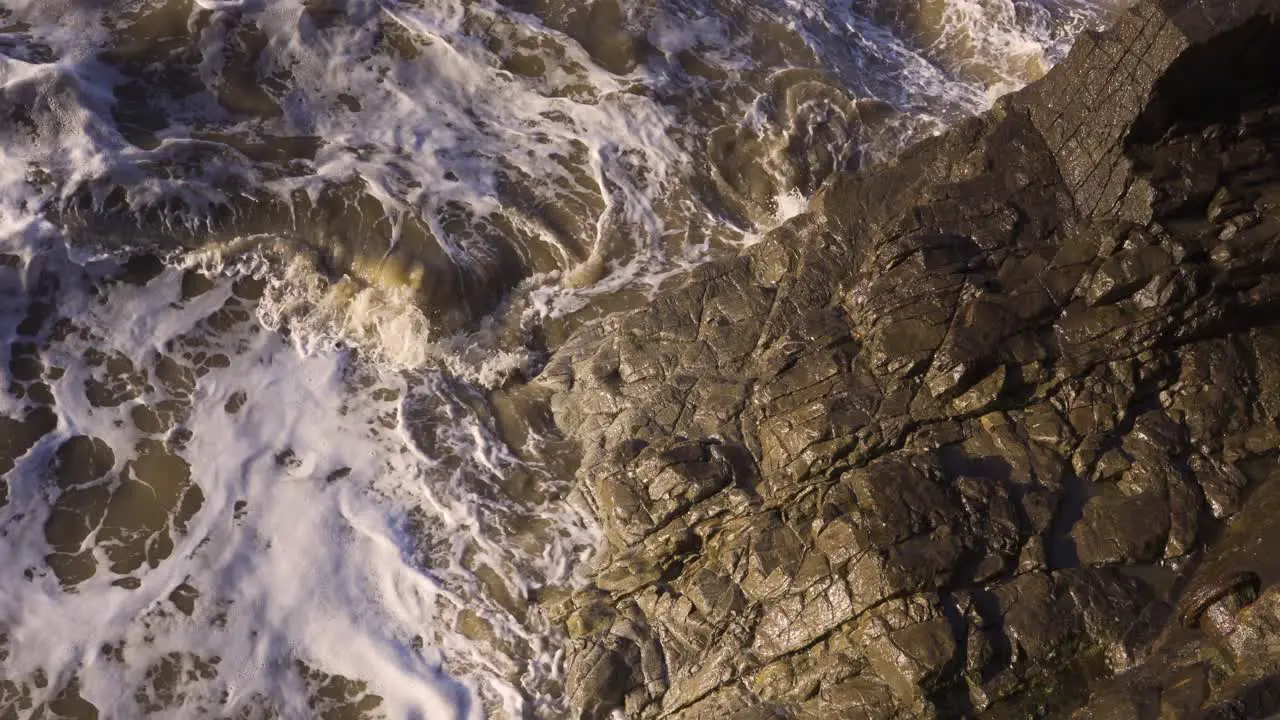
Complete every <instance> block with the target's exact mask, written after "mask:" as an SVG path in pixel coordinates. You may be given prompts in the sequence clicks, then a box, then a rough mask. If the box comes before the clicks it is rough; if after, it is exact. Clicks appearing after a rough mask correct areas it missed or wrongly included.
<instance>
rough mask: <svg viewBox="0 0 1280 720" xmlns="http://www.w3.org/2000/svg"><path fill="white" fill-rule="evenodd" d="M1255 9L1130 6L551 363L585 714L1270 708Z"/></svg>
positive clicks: (1267, 30) (1265, 236)
mask: <svg viewBox="0 0 1280 720" xmlns="http://www.w3.org/2000/svg"><path fill="white" fill-rule="evenodd" d="M1278 13H1280V7H1278V6H1277V5H1276V4H1275V3H1273V2H1261V1H1259V2H1225V3H1217V4H1215V5H1214V6H1213V7H1212V8H1206V6H1204V5H1201V4H1196V3H1182V2H1177V1H1170V2H1143V3H1139V4H1138V5H1137V6H1135V7H1134V8H1133V9H1132V10H1130V11H1129V12H1128V13H1127V14H1126V15H1125V16H1124V17H1123V18H1122V19H1121V20H1120V22H1119V24H1118V25H1117V26H1116V27H1115V28H1114V29H1113V30H1111V31H1109V32H1107V33H1105V34H1101V35H1097V36H1091V37H1088V38H1086V39H1085V40H1083V41H1081V43H1080V45H1079V46H1078V47H1077V49H1076V50H1075V51H1073V53H1072V54H1071V56H1070V57H1069V58H1068V59H1067V60H1066V61H1065V62H1064V63H1063V64H1062V65H1061V66H1059V67H1058V68H1056V69H1054V70H1053V71H1052V72H1050V73H1049V75H1048V76H1047V77H1046V78H1045V79H1044V80H1042V81H1041V82H1039V83H1036V84H1033V85H1032V86H1030V87H1029V88H1028V89H1027V90H1025V91H1023V92H1020V93H1017V94H1015V95H1013V96H1011V97H1009V98H1007V99H1006V100H1004V101H1002V102H1001V103H999V104H998V105H997V107H996V109H995V110H993V111H992V112H991V113H988V114H986V115H984V116H981V117H979V118H976V119H973V120H971V121H968V122H964V123H961V124H960V125H959V126H958V127H956V128H955V129H953V130H952V131H951V132H949V133H947V134H945V135H943V136H941V137H938V138H935V139H932V140H928V141H926V142H924V143H922V144H920V145H918V146H916V147H915V148H913V149H912V150H910V151H908V152H907V153H906V154H905V155H904V156H902V157H901V158H900V159H899V160H897V161H895V162H893V163H891V164H889V165H887V166H883V167H880V168H877V169H874V170H872V171H870V172H868V173H865V174H861V175H849V174H837V175H835V176H834V177H833V178H831V179H830V180H828V181H827V182H826V183H825V184H823V186H822V188H821V190H819V192H818V194H817V196H816V199H815V200H814V202H813V204H812V205H811V207H810V212H809V213H808V214H806V215H802V216H800V217H797V218H795V219H794V220H792V221H791V222H789V223H788V224H786V225H784V226H783V227H781V228H780V229H778V230H776V231H774V232H773V233H771V234H770V235H768V236H767V237H766V239H765V240H764V241H763V242H761V243H760V244H758V245H755V246H753V247H751V248H750V249H749V250H748V251H747V252H746V253H745V254H744V255H743V256H742V257H741V258H738V259H734V260H729V261H725V262H718V263H713V264H709V265H706V266H704V267H702V268H700V269H699V270H698V271H697V272H696V273H695V276H694V278H693V279H692V280H691V281H690V282H689V283H688V284H687V285H686V286H685V287H683V288H682V289H679V290H676V291H674V292H670V293H667V294H665V295H663V296H661V297H660V298H659V299H658V300H657V301H656V302H655V303H653V305H652V307H650V308H646V309H643V310H639V311H636V312H633V313H629V314H626V315H620V316H614V317H611V318H607V319H605V320H603V321H601V322H599V323H596V324H594V325H590V326H587V327H585V328H583V329H582V330H580V331H579V332H577V333H576V334H574V335H573V336H572V337H571V338H570V339H569V340H568V341H567V342H566V343H565V344H564V345H563V346H562V347H560V348H559V349H558V350H557V352H556V353H555V355H554V356H553V357H552V359H551V361H550V363H549V364H548V365H547V367H546V368H545V369H544V370H543V371H542V373H541V376H540V377H539V379H538V381H537V382H538V384H539V386H540V387H542V388H544V389H546V391H547V392H549V393H551V394H552V400H551V406H552V409H553V411H554V416H555V421H556V423H557V424H558V426H559V427H560V428H561V429H562V430H563V431H564V432H565V433H566V434H567V435H568V436H570V437H572V438H574V439H576V440H577V441H578V443H579V446H580V449H581V452H582V462H581V465H580V468H579V470H578V471H577V479H578V488H579V492H580V493H581V496H582V499H583V502H584V504H585V505H586V506H587V507H588V508H589V509H590V510H591V511H592V512H593V513H594V514H595V516H596V517H597V518H598V519H599V522H600V523H601V525H602V527H603V530H604V532H605V535H606V537H607V539H608V547H607V549H606V551H605V552H604V554H603V555H602V557H601V558H600V561H599V564H598V566H597V569H596V571H595V575H594V587H593V588H591V589H589V590H587V591H583V592H580V593H578V594H576V595H575V596H574V597H573V598H572V599H570V600H569V601H568V602H560V603H558V604H556V605H555V607H553V608H552V611H553V612H557V613H558V616H559V617H560V618H561V621H562V622H563V623H564V624H565V626H566V628H567V630H568V633H569V635H570V637H571V638H572V645H571V647H570V648H569V650H568V659H567V663H568V676H567V677H568V691H569V693H570V695H571V697H572V699H573V701H574V702H575V704H576V707H577V710H578V713H579V714H580V715H581V716H582V717H586V718H604V717H609V716H610V713H612V712H615V711H619V712H621V713H622V715H623V716H625V717H628V718H707V717H725V718H730V717H731V718H740V719H743V720H745V719H747V718H751V719H753V720H754V719H755V718H797V719H798V718H832V717H842V718H877V719H888V718H942V717H961V716H982V717H991V718H1023V717H1046V716H1062V717H1065V716H1070V715H1072V714H1073V713H1075V714H1076V715H1078V716H1079V717H1082V718H1112V717H1115V718H1120V717H1124V718H1142V719H1145V718H1152V719H1154V718H1167V717H1180V718H1181V717H1213V718H1219V717H1221V718H1227V717H1231V718H1236V717H1259V716H1261V715H1262V714H1266V713H1271V712H1274V711H1276V710H1278V709H1280V700H1277V698H1280V692H1277V688H1278V687H1280V681H1277V680H1276V678H1277V677H1280V672H1278V669H1280V619H1278V618H1280V615H1278V614H1277V609H1276V608H1277V607H1280V605H1277V602H1280V601H1278V600H1277V598H1280V584H1277V581H1278V580H1280V565H1277V564H1276V560H1275V558H1276V557H1280V552H1277V550H1280V545H1278V544H1277V543H1278V542H1280V537H1277V536H1276V535H1275V530H1274V528H1273V527H1272V525H1274V523H1273V522H1272V520H1273V519H1274V517H1275V515H1274V512H1272V511H1270V510H1269V508H1271V507H1272V503H1273V499H1274V498H1275V497H1277V493H1280V490H1277V488H1280V483H1277V482H1276V479H1277V478H1276V476H1277V473H1280V459H1278V457H1277V454H1278V450H1280V442H1278V441H1280V428H1278V426H1277V424H1276V421H1277V417H1278V416H1280V325H1277V324H1276V323H1277V318H1280V315H1278V314H1277V311H1278V310H1280V272H1278V271H1280V265H1278V264H1277V259H1278V258H1280V256H1278V255H1277V253H1276V248H1277V242H1280V214H1277V213H1278V212H1280V143H1277V141H1276V139H1275V138H1276V137H1278V136H1280V93H1278V92H1277V88H1276V87H1275V84H1274V77H1275V76H1274V72H1273V69H1274V67H1276V65H1277V62H1280V56H1277V54H1276V50H1275V48H1276V47H1280V25H1277V22H1276V20H1275V17H1276V15H1277V14H1278ZM1228 68H1230V69H1229V70H1228ZM1205 98H1210V99H1212V100H1213V101H1214V102H1213V103H1206V102H1204V101H1205ZM1208 107H1212V108H1214V109H1213V110H1212V111H1210V110H1207V109H1206V108H1208ZM1268 518H1270V519H1268Z"/></svg>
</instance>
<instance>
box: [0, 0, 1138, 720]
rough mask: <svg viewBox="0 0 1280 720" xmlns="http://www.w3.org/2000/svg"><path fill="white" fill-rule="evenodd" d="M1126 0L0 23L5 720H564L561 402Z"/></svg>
mask: <svg viewBox="0 0 1280 720" xmlns="http://www.w3.org/2000/svg"><path fill="white" fill-rule="evenodd" d="M1120 4H1121V3H1119V2H1107V1H1106V0H926V1H925V2H902V1H901V0H854V1H853V2H847V1H846V2H837V1H835V0H830V1H825V2H818V1H816V0H758V1H755V2H741V1H739V0H667V1H665V2H655V1H654V0H594V1H591V2H582V1H578V2H565V1H562V0H509V1H508V2H502V3H499V2H480V1H471V0H466V1H464V0H424V1H423V2H409V1H405V2H393V1H391V0H350V1H347V2H342V1H339V0H307V1H306V2H302V1H300V0H274V1H268V0H169V1H168V2H159V1H151V0H146V1H144V0H132V1H125V0H121V1H118V2H85V1H83V0H27V1H24V0H0V377H2V379H3V381H4V382H3V384H2V386H3V389H4V393H3V394H0V472H3V479H2V480H0V575H2V577H3V579H2V580H0V717H5V718H7V717H19V718H21V717H35V716H42V717H69V718H92V717H103V718H117V717H141V716H158V717H236V718H268V717H290V718H291V717H335V718H357V717H391V718H412V717H420V718H483V717H493V718H538V717H541V718H558V717H563V716H565V715H566V714H567V713H568V710H569V709H568V708H567V707H566V706H565V704H564V702H563V699H562V697H561V695H562V693H561V680H562V678H561V671H562V669H561V663H562V660H563V655H562V654H563V650H564V646H565V640H564V638H563V636H562V634H561V631H560V629H559V628H558V626H557V624H556V622H555V620H554V608H556V607H557V605H558V604H559V603H562V602H563V600H564V598H566V597H567V596H568V595H569V594H570V593H572V591H573V590H574V589H575V588H578V587H580V586H581V585H582V583H583V582H584V578H585V577H586V574H587V573H588V572H589V570H590V567H591V562H592V556H593V554H594V553H595V552H596V551H597V550H598V548H599V546H600V544H601V538H600V536H599V534H598V532H597V530H596V528H595V527H594V526H593V524H592V521H591V519H590V518H588V517H583V516H582V515H580V514H579V513H578V512H577V511H576V510H575V509H574V507H575V504H574V502H573V492H572V487H573V482H572V474H573V465H574V462H575V460H574V456H575V453H574V451H573V448H572V447H569V446H567V445H566V444H565V443H564V442H563V441H561V440H559V439H558V438H557V437H556V434H555V431H554V428H553V427H551V426H550V423H549V421H548V420H547V418H546V415H545V412H544V411H543V410H540V409H539V403H538V398H537V397H536V392H533V391H529V392H525V390H524V389H522V388H523V384H524V382H525V381H527V380H528V379H529V378H531V377H532V376H534V375H536V373H537V370H538V368H539V366H540V363H541V362H542V361H543V360H544V359H545V357H546V354H547V353H548V352H549V351H551V350H553V349H554V347H555V345H556V344H557V342H558V341H559V340H560V339H561V338H563V337H564V336H565V334H566V333H568V332H571V331H572V330H573V328H574V327H577V326H579V325H580V324H582V323H584V322H591V321H593V320H595V319H597V318H599V317H601V316H603V315H606V314H608V313H612V312H621V311H625V310H627V309H629V308H633V307H637V306H639V305H641V304H643V303H644V302H646V300H647V299H648V298H650V297H652V295H653V293H655V292H657V291H659V290H660V289H661V288H662V287H664V286H667V285H671V284H675V283H678V282H680V281H681V278H682V276H683V274H684V273H685V272H686V271H687V270H688V269H689V268H691V267H693V266H695V265H697V264H699V263H702V262H706V261H708V260H710V259H714V258H716V257H724V256H727V255H730V254H732V253H733V252H735V251H737V250H738V249H740V248H741V247H743V246H745V245H747V244H750V243H751V242H753V241H754V240H755V239H757V238H759V237H760V235H761V234H762V233H764V232H766V231H767V230H768V229H769V228H771V227H773V226H775V225H777V224H778V223H780V222H783V221H785V220H786V219H787V218H789V217H791V216H793V215H796V214H798V213H801V212H803V211H804V208H805V206H806V203H807V198H808V197H809V196H810V195H811V194H812V193H813V192H814V191H815V190H816V189H817V188H818V187H819V186H820V185H821V184H822V182H823V181H824V179H825V178H826V177H829V176H830V175H831V174H832V173H836V172H845V171H856V170H858V169H860V168H862V167H866V166H869V165H872V164H875V163H878V162H884V161H886V160H889V159H891V158H892V157H893V155H894V154H895V153H896V152H897V151H898V150H900V149H901V148H902V147H904V146H905V145H907V144H909V143H911V142H914V141H915V140H918V139H920V138H922V137H925V136H927V135H929V134H933V133H936V132H939V131H941V130H942V129H944V128H945V127H946V126H947V125H948V124H949V123H951V122H953V121H954V120H956V119H958V118H961V117H964V116H966V115H969V114H972V113H975V112H979V111H981V110H983V109H985V108H986V107H988V106H989V105H990V103H991V102H992V101H993V100H994V99H995V98H996V97H998V96H999V95H1001V94H1003V93H1005V92H1008V91H1010V90H1013V89H1016V88H1017V87H1020V86H1021V85H1023V84H1025V83H1026V82H1029V81H1031V80H1034V79H1035V78H1037V77H1038V76H1040V75H1041V74H1043V73H1044V72H1045V71H1046V70H1047V69H1048V68H1049V67H1051V66H1052V65H1053V64H1054V63H1055V62H1057V61H1058V60H1059V59H1060V58H1061V57H1062V56H1063V54H1064V53H1065V52H1066V50H1067V48H1068V47H1069V45H1070V42H1071V40H1072V39H1073V37H1074V36H1075V35H1076V34H1077V33H1078V32H1079V31H1081V30H1083V29H1085V28H1087V27H1091V26H1097V25H1099V24H1102V23H1105V22H1106V20H1107V18H1109V17H1110V16H1111V14H1112V13H1114V12H1115V11H1116V10H1117V9H1118V6H1119V5H1120Z"/></svg>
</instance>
